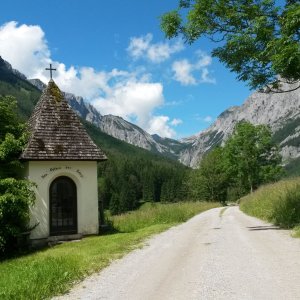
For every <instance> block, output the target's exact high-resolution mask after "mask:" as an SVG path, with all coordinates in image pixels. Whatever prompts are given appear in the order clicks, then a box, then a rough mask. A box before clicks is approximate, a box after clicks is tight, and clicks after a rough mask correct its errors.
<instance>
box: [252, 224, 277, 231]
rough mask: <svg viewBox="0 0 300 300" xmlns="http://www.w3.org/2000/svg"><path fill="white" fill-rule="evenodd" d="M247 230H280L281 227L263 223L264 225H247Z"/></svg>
mask: <svg viewBox="0 0 300 300" xmlns="http://www.w3.org/2000/svg"><path fill="white" fill-rule="evenodd" d="M247 228H248V229H249V231H258V230H282V228H280V227H278V226H275V225H265V226H249V227H247Z"/></svg>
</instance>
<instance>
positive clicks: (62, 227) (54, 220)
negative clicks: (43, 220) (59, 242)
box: [49, 176, 77, 235]
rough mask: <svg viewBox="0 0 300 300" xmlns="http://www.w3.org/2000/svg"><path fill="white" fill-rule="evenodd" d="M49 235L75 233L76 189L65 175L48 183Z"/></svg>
mask: <svg viewBox="0 0 300 300" xmlns="http://www.w3.org/2000/svg"><path fill="white" fill-rule="evenodd" d="M49 201H50V235H62V234H75V233H77V189H76V184H75V183H74V181H73V180H72V179H71V178H69V177H66V176H61V177H58V178H56V179H55V180H54V181H53V182H52V183H51V185H50V197H49Z"/></svg>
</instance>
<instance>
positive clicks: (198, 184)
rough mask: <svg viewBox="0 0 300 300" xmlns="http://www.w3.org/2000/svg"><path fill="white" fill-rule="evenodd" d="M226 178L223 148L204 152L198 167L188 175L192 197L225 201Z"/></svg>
mask: <svg viewBox="0 0 300 300" xmlns="http://www.w3.org/2000/svg"><path fill="white" fill-rule="evenodd" d="M227 186H228V178H227V174H226V172H224V161H223V149H222V148H220V147H217V148H215V149H213V150H212V151H210V152H209V153H208V154H206V155H205V156H204V157H203V159H202V161H201V163H200V166H199V168H198V169H196V170H194V171H193V173H191V176H190V196H191V198H192V199H195V200H196V199H201V200H207V201H219V202H225V201H226V193H227Z"/></svg>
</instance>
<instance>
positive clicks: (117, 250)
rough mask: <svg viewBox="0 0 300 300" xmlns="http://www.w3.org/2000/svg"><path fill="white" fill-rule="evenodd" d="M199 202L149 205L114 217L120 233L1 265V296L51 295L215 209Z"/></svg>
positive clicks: (27, 298) (66, 288)
mask: <svg viewBox="0 0 300 300" xmlns="http://www.w3.org/2000/svg"><path fill="white" fill-rule="evenodd" d="M217 206H218V204H216V203H205V202H193V203H176V204H155V205H144V206H143V207H142V208H141V209H140V210H138V211H135V212H131V213H127V214H124V215H121V216H115V217H111V219H112V221H113V222H114V223H115V224H116V225H115V226H116V228H117V229H118V230H119V231H120V232H119V233H116V234H109V235H103V236H94V237H88V238H84V239H82V240H81V241H79V242H76V241H74V242H68V243H64V244H61V245H57V246H54V247H52V248H48V249H45V250H43V251H38V252H36V253H33V254H29V255H27V256H23V257H19V258H14V259H10V260H7V261H3V262H2V263H0V299H1V300H4V299H14V300H15V299H24V300H25V299H26V300H30V299H47V298H50V297H52V296H54V295H58V294H60V293H65V292H66V291H67V290H68V289H69V288H70V287H71V286H72V285H73V284H74V283H75V282H78V281H80V280H81V279H83V278H84V277H85V276H87V275H89V274H91V273H93V272H96V271H99V270H101V269H103V268H104V267H105V266H107V265H108V264H109V263H110V262H111V261H112V260H114V259H117V258H121V257H122V256H123V255H124V254H126V253H128V252H129V251H131V250H132V249H135V248H137V247H139V246H141V245H142V242H143V241H144V240H145V239H146V238H147V237H149V236H151V235H153V234H156V233H159V232H162V231H164V230H166V229H168V228H170V227H171V226H173V225H175V224H178V223H181V222H183V221H186V220H187V219H189V218H190V217H192V216H194V215H196V214H198V213H200V212H202V211H204V210H208V209H210V208H213V207H217Z"/></svg>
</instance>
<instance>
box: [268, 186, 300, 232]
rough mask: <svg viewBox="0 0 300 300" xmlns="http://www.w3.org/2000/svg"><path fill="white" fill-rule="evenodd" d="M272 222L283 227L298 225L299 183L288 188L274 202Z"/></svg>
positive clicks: (299, 209) (299, 218)
mask: <svg viewBox="0 0 300 300" xmlns="http://www.w3.org/2000/svg"><path fill="white" fill-rule="evenodd" d="M273 222H274V223H275V224H276V225H279V226H281V227H284V228H292V227H294V226H296V225H300V184H298V185H296V186H295V187H292V188H290V189H288V190H287V191H286V193H285V195H281V196H280V198H279V201H277V202H275V204H274V211H273Z"/></svg>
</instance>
